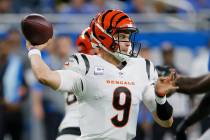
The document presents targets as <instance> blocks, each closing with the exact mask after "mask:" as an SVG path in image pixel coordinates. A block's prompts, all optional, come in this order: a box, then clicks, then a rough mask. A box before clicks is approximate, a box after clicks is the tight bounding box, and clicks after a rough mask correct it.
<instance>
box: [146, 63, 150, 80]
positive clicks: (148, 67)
mask: <svg viewBox="0 0 210 140" xmlns="http://www.w3.org/2000/svg"><path fill="white" fill-rule="evenodd" d="M145 61H146V71H147V76H148V79H150V62H149V60H147V59H145Z"/></svg>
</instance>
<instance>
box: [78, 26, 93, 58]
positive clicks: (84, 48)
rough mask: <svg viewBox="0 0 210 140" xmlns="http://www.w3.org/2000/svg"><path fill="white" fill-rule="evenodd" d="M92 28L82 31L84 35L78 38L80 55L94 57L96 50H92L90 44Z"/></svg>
mask: <svg viewBox="0 0 210 140" xmlns="http://www.w3.org/2000/svg"><path fill="white" fill-rule="evenodd" d="M90 32H91V31H90V27H87V28H86V29H84V30H83V31H82V33H81V34H80V35H79V36H78V37H77V40H76V47H77V50H78V52H79V53H84V54H90V55H93V54H95V53H94V49H93V48H92V45H91V42H90Z"/></svg>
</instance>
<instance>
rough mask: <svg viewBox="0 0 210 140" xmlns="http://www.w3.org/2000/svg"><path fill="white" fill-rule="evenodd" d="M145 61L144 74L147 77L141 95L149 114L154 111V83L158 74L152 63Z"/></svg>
mask: <svg viewBox="0 0 210 140" xmlns="http://www.w3.org/2000/svg"><path fill="white" fill-rule="evenodd" d="M145 61H146V72H147V76H148V84H147V86H146V87H145V89H144V92H143V94H142V99H143V102H144V104H145V106H146V107H147V108H148V110H149V111H150V112H153V111H155V110H156V102H155V83H156V81H157V79H158V74H157V71H156V69H155V67H154V65H153V63H152V62H151V61H149V60H147V59H145Z"/></svg>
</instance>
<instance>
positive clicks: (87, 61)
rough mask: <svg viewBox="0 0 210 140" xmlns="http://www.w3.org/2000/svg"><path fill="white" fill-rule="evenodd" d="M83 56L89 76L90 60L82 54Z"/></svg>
mask: <svg viewBox="0 0 210 140" xmlns="http://www.w3.org/2000/svg"><path fill="white" fill-rule="evenodd" d="M81 56H82V58H83V60H84V62H85V66H86V72H85V74H87V73H88V71H89V69H90V63H89V60H88V58H87V56H86V55H84V54H81Z"/></svg>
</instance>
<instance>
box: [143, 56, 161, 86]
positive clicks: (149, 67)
mask: <svg viewBox="0 0 210 140" xmlns="http://www.w3.org/2000/svg"><path fill="white" fill-rule="evenodd" d="M145 61H146V71H147V76H148V80H149V85H151V84H155V82H156V81H157V79H158V73H157V70H156V69H155V66H154V64H153V63H152V62H151V61H149V60H147V59H145Z"/></svg>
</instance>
